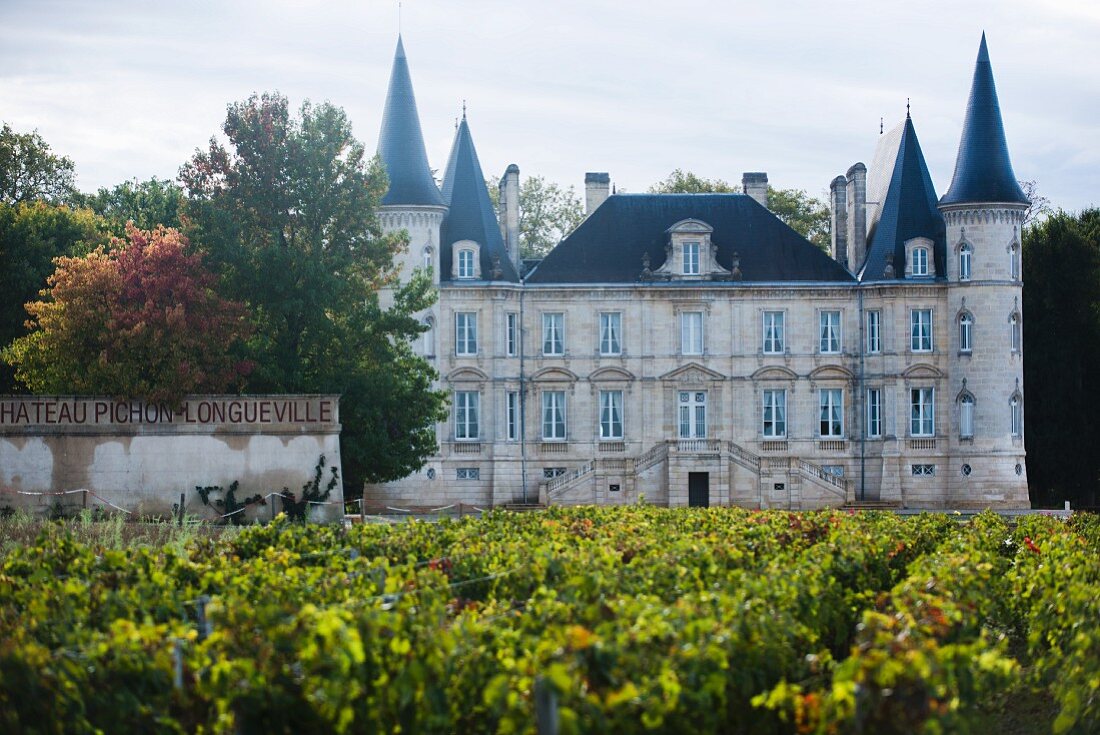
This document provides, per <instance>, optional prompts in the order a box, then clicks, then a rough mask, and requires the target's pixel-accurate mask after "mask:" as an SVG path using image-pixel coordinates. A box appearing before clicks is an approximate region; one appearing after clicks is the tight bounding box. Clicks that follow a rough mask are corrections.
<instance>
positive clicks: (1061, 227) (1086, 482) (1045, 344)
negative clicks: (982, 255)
mask: <svg viewBox="0 0 1100 735" xmlns="http://www.w3.org/2000/svg"><path fill="white" fill-rule="evenodd" d="M1023 266H1024V273H1025V278H1024V289H1023V291H1024V294H1023V312H1024V316H1025V319H1024V395H1025V396H1026V399H1027V400H1026V406H1027V410H1026V412H1025V416H1024V421H1025V429H1026V431H1025V442H1026V448H1027V456H1028V480H1029V484H1030V487H1031V496H1032V500H1033V501H1036V502H1039V503H1043V504H1048V505H1049V504H1060V503H1061V502H1062V501H1063V500H1070V501H1072V502H1073V503H1074V504H1075V505H1077V504H1085V505H1089V506H1095V505H1096V504H1097V495H1096V489H1097V479H1098V477H1097V476H1098V472H1100V457H1098V456H1097V454H1096V452H1095V451H1094V448H1095V447H1096V446H1097V444H1098V443H1100V209H1090V210H1088V211H1085V212H1083V213H1081V214H1080V215H1076V216H1074V215H1071V214H1067V213H1065V212H1058V213H1057V214H1054V215H1052V216H1050V217H1048V218H1047V219H1046V220H1043V221H1041V222H1037V223H1035V224H1033V225H1032V226H1030V227H1028V228H1027V229H1025V230H1024V238H1023Z"/></svg>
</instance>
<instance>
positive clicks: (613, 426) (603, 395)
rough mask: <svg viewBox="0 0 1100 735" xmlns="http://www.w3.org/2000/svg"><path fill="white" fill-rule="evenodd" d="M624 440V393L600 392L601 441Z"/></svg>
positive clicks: (618, 391) (616, 391)
mask: <svg viewBox="0 0 1100 735" xmlns="http://www.w3.org/2000/svg"><path fill="white" fill-rule="evenodd" d="M622 438H623V392H622V391H621V390H601V391H600V439H622Z"/></svg>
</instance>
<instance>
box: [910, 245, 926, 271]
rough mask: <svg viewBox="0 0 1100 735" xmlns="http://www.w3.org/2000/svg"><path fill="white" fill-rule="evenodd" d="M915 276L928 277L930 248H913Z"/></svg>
mask: <svg viewBox="0 0 1100 735" xmlns="http://www.w3.org/2000/svg"><path fill="white" fill-rule="evenodd" d="M913 275H914V276H927V275H928V248H913Z"/></svg>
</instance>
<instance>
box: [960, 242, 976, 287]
mask: <svg viewBox="0 0 1100 735" xmlns="http://www.w3.org/2000/svg"><path fill="white" fill-rule="evenodd" d="M972 255H973V251H972V250H971V249H970V246H969V245H963V246H962V247H961V248H959V280H960V281H969V280H970V258H971V256H972Z"/></svg>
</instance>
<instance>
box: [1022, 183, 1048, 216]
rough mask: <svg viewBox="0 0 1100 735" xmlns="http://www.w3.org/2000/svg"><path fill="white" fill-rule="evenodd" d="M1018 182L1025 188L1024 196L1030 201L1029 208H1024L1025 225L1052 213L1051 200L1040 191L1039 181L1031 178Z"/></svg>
mask: <svg viewBox="0 0 1100 735" xmlns="http://www.w3.org/2000/svg"><path fill="white" fill-rule="evenodd" d="M1017 183H1018V184H1019V185H1020V188H1021V189H1023V190H1024V196H1026V197H1027V201H1028V205H1027V209H1025V210H1024V224H1023V227H1027V226H1028V225H1030V224H1031V223H1032V222H1035V221H1036V220H1039V219H1042V218H1043V217H1046V216H1047V215H1049V214H1050V213H1051V211H1052V210H1051V207H1050V200H1049V199H1047V198H1046V197H1045V196H1043V195H1042V194H1040V193H1039V182H1038V181H1036V180H1035V179H1031V180H1030V181H1019V182H1017Z"/></svg>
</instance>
